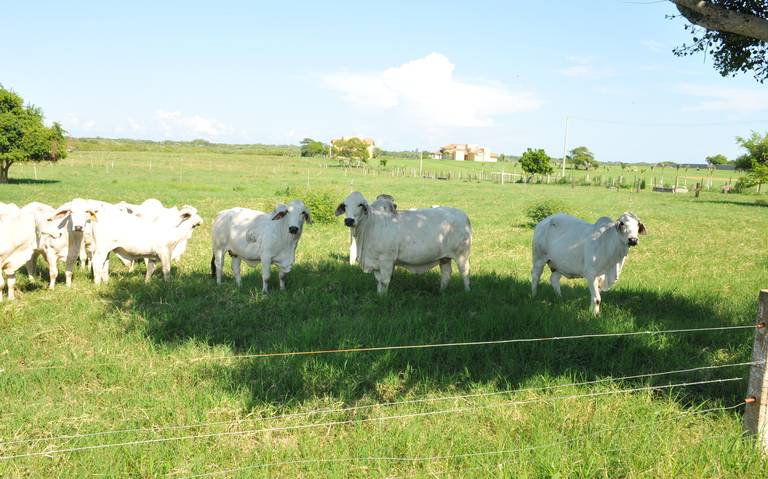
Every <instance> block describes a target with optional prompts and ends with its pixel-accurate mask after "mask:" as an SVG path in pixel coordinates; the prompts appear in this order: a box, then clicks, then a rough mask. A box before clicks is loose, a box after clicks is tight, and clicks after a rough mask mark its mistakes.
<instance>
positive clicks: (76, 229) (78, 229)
mask: <svg viewBox="0 0 768 479" xmlns="http://www.w3.org/2000/svg"><path fill="white" fill-rule="evenodd" d="M74 230H75V231H83V227H82V226H75V228H74Z"/></svg>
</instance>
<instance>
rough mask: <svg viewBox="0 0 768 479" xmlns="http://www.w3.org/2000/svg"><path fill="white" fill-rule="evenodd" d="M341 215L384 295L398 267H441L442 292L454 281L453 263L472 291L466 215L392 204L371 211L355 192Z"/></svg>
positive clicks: (415, 270) (338, 212) (338, 211)
mask: <svg viewBox="0 0 768 479" xmlns="http://www.w3.org/2000/svg"><path fill="white" fill-rule="evenodd" d="M379 201H386V200H385V199H384V200H382V199H379ZM382 206H384V205H382ZM340 215H345V217H344V224H345V225H346V226H348V227H349V228H352V231H353V235H354V236H355V240H356V243H357V258H358V262H359V263H360V267H361V268H362V269H363V271H364V272H366V273H370V272H373V274H374V276H375V277H376V281H377V283H378V284H377V291H378V292H379V293H380V294H383V293H385V292H386V291H387V289H388V288H389V283H390V281H391V279H392V272H393V270H394V267H395V265H397V266H402V267H404V268H406V269H407V270H409V271H411V272H413V273H425V272H427V271H429V270H430V269H432V268H434V267H435V266H437V265H438V264H439V265H440V271H441V273H442V277H441V280H440V290H441V291H443V290H444V289H445V288H446V286H448V281H449V280H450V278H451V261H452V260H453V261H455V262H456V265H457V266H458V268H459V273H460V274H461V277H462V279H463V281H464V289H465V290H467V291H469V256H470V253H471V250H472V227H471V225H470V223H469V218H468V217H467V215H466V213H464V212H463V211H461V210H459V209H456V208H448V207H438V208H426V209H418V210H409V211H402V212H398V211H397V210H396V209H395V208H394V204H393V207H392V208H387V207H377V208H373V207H372V206H371V205H369V204H368V201H366V199H365V197H364V196H363V195H362V194H361V193H360V192H357V191H356V192H354V193H351V194H350V195H349V196H347V198H346V199H345V200H344V201H343V202H342V203H341V204H339V206H338V207H337V208H336V216H340Z"/></svg>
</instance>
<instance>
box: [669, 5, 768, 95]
mask: <svg viewBox="0 0 768 479" xmlns="http://www.w3.org/2000/svg"><path fill="white" fill-rule="evenodd" d="M672 3H674V4H675V6H676V7H677V10H678V11H679V12H680V14H681V15H682V16H683V17H684V18H685V19H686V20H688V21H689V22H690V23H689V24H686V25H685V29H686V30H687V31H689V32H690V33H691V35H692V36H693V38H692V39H693V43H692V44H691V45H687V44H683V45H681V46H680V47H678V48H676V49H674V50H673V52H674V54H675V55H677V56H686V55H694V54H696V53H702V54H705V55H707V56H710V57H711V58H713V59H714V66H715V68H716V69H717V70H718V71H719V72H720V74H721V75H722V76H728V75H730V76H734V75H736V74H737V73H739V72H742V73H743V72H749V71H751V72H753V75H754V77H755V79H756V80H757V81H759V82H761V83H762V82H763V81H765V80H766V78H768V2H766V1H765V0H672ZM702 30H703V31H702Z"/></svg>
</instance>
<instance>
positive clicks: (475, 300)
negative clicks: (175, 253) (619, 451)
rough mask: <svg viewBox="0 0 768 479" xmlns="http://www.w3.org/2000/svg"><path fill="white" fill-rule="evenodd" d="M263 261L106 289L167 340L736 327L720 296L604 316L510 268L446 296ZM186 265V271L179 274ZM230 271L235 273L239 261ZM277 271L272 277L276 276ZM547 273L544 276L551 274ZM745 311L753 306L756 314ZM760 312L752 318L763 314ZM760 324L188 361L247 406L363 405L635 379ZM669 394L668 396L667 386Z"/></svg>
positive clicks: (735, 388)
mask: <svg viewBox="0 0 768 479" xmlns="http://www.w3.org/2000/svg"><path fill="white" fill-rule="evenodd" d="M257 271H258V270H250V271H248V272H246V274H245V275H244V276H243V287H242V289H237V288H236V287H235V286H234V284H233V280H232V277H231V275H229V274H228V275H227V276H226V277H225V280H226V284H222V285H219V286H217V285H216V284H215V282H214V281H213V280H212V279H211V277H210V276H208V275H204V274H202V273H192V274H186V275H182V276H181V277H179V276H175V279H174V281H172V282H171V283H169V284H164V283H163V282H162V281H159V280H158V279H157V278H155V280H154V281H153V282H152V283H150V284H149V285H145V284H144V283H143V282H142V280H141V276H142V275H141V274H136V273H134V275H133V276H129V275H123V277H122V278H117V279H116V280H115V281H113V282H112V283H111V284H110V286H109V287H106V288H104V289H103V293H102V294H103V295H104V296H105V297H106V299H107V300H108V301H110V302H111V303H112V304H114V305H115V306H116V307H117V308H119V309H121V310H127V311H131V312H133V313H135V314H137V315H138V316H140V317H141V319H137V320H136V321H133V322H131V323H129V326H128V327H129V328H130V329H139V330H141V332H142V333H143V334H145V335H146V336H147V337H148V338H150V339H151V340H153V341H156V342H157V343H161V344H165V345H175V344H178V345H181V344H183V343H188V342H190V341H193V342H198V343H204V344H207V345H210V346H218V347H219V349H220V347H221V346H224V347H226V348H227V349H230V350H231V351H232V352H233V353H235V354H253V353H265V352H282V351H317V350H333V349H342V348H357V347H370V346H390V345H418V344H436V343H453V342H472V341H493V340H504V339H511V338H541V337H553V336H571V335H581V334H592V333H595V334H600V333H609V332H625V331H645V330H652V329H655V330H663V329H676V328H701V327H709V326H723V325H731V324H734V323H733V321H734V320H733V318H731V317H724V316H722V315H721V314H719V313H718V312H717V310H716V309H715V308H712V306H711V304H712V302H711V301H708V300H706V299H701V301H700V302H699V301H693V300H690V299H687V298H683V297H679V296H675V295H671V294H670V295H659V294H658V293H656V292H655V291H652V290H649V289H644V290H633V289H621V288H619V289H618V290H615V291H611V292H607V293H604V295H603V300H604V302H603V308H604V310H603V315H602V316H601V317H599V318H593V317H592V315H591V314H590V313H589V311H588V292H587V290H586V287H585V286H584V285H583V282H581V283H572V285H573V286H570V287H569V286H565V285H564V287H563V294H564V298H563V299H556V298H555V297H554V293H553V291H552V288H551V287H549V285H545V284H542V287H541V288H540V291H539V297H537V298H535V299H533V298H531V296H530V283H529V282H528V281H520V280H516V279H514V278H510V277H508V276H501V275H494V274H480V275H474V276H473V277H472V288H473V290H472V291H471V292H469V293H465V292H464V291H463V290H462V288H461V285H460V280H459V279H458V278H457V277H454V278H453V279H452V281H451V284H450V286H449V288H448V290H447V291H446V292H445V293H444V294H440V293H439V291H438V283H439V277H438V275H437V274H436V273H428V274H427V275H422V276H417V275H412V274H410V273H406V272H399V271H398V272H396V273H395V277H394V278H393V282H392V286H391V288H390V292H389V294H388V295H385V296H382V297H380V296H378V295H377V294H376V293H375V280H374V279H373V277H372V275H368V274H363V273H362V272H361V271H360V270H359V269H358V268H356V267H353V266H349V265H347V264H344V263H343V262H341V261H328V262H321V263H319V264H314V265H303V266H300V265H297V266H296V267H295V269H294V271H293V272H291V273H290V275H289V277H288V290H287V291H277V290H275V291H271V292H270V293H269V294H266V295H265V294H263V293H261V291H260V289H261V277H260V274H259V273H258V272H257ZM174 273H177V272H174ZM227 273H228V271H227ZM275 276H276V275H274V276H273V278H272V285H273V286H274V287H276V286H277V285H276V279H277V278H276V277H275ZM545 276H546V275H545ZM745 314H746V312H745ZM751 314H752V313H751V312H750V313H749V314H746V315H741V318H744V317H749V316H751ZM751 342H752V331H751V330H737V331H720V332H700V333H694V334H667V335H637V336H624V337H604V338H585V339H574V340H561V341H546V342H532V343H514V344H499V345H479V346H456V347H441V348H428V349H402V350H390V351H375V352H356V353H340V354H320V355H311V356H299V357H295V356H294V357H259V358H245V359H236V360H218V359H217V360H205V361H199V362H197V361H195V362H193V363H191V364H190V367H195V368H200V369H201V374H205V375H208V376H209V377H211V378H215V379H216V381H218V382H220V384H221V385H222V387H224V388H226V389H228V390H231V391H233V392H234V391H240V392H241V391H243V389H245V390H246V391H247V393H248V397H249V398H250V401H251V403H250V404H249V407H253V406H262V405H264V404H269V405H272V406H276V407H278V408H280V407H284V406H288V407H290V406H292V405H295V404H296V403H300V402H304V401H307V400H313V399H317V398H333V399H336V400H341V401H344V402H345V403H354V402H356V401H359V400H378V401H389V400H394V399H397V398H400V397H403V396H406V395H409V394H419V393H426V392H432V391H445V392H447V391H466V390H470V389H472V388H473V387H475V386H477V385H480V384H481V385H486V386H487V385H491V386H493V387H497V388H499V389H509V388H516V387H522V386H525V385H530V384H538V383H540V382H541V381H546V380H547V379H548V378H552V377H556V376H561V375H565V376H567V378H569V379H571V380H573V381H588V380H594V379H599V378H606V377H615V378H618V377H623V376H630V375H636V374H642V373H648V372H659V371H669V370H679V369H687V368H693V367H698V366H708V365H714V364H722V363H728V362H738V361H748V360H749V357H750V351H751ZM733 376H739V377H746V368H744V367H742V368H727V369H715V370H709V371H704V372H691V373H687V374H675V375H670V376H661V377H655V378H652V379H648V378H640V379H635V380H632V381H628V382H627V384H628V385H629V384H631V385H647V384H666V383H671V382H684V381H699V380H707V379H712V378H717V377H733ZM744 390H745V381H742V382H734V383H721V384H710V385H700V386H694V387H687V388H683V389H676V390H675V394H677V397H678V398H679V400H680V401H681V402H683V403H687V402H691V403H700V402H701V401H702V400H713V401H721V402H723V403H725V404H733V403H735V402H737V401H738V400H740V399H739V398H741V397H742V394H743V392H744ZM662 394H669V393H668V392H664V393H662Z"/></svg>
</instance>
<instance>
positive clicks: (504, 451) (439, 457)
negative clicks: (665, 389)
mask: <svg viewBox="0 0 768 479" xmlns="http://www.w3.org/2000/svg"><path fill="white" fill-rule="evenodd" d="M744 404H745V403H744V402H741V403H739V404H736V405H733V406H727V407H717V408H710V409H704V410H699V411H689V412H683V413H680V414H675V415H674V416H673V417H669V418H664V419H661V420H656V418H654V420H652V421H647V422H644V423H641V424H632V425H629V426H623V427H604V428H600V429H598V430H596V431H591V432H589V433H588V434H580V435H578V437H575V438H571V439H566V440H561V441H555V442H551V443H546V444H540V445H537V446H526V447H521V448H513V449H500V450H493V451H477V452H469V453H462V454H448V455H435V456H416V457H389V456H363V457H345V458H322V459H315V458H313V459H298V460H292V461H281V462H271V463H264V464H255V465H252V466H245V467H238V468H232V469H222V470H219V471H211V472H207V473H202V474H195V475H191V476H183V478H181V479H193V478H200V477H212V476H218V475H222V474H232V473H235V472H243V471H249V470H255V469H263V468H268V467H281V466H294V465H306V464H325V463H349V462H377V461H381V462H435V461H446V460H455V459H465V458H469V457H483V456H498V455H503V454H511V453H515V452H527V451H534V450H540V449H547V448H550V447H556V446H561V445H565V444H571V443H574V442H577V441H580V440H583V439H585V438H589V437H594V436H596V435H598V434H602V433H604V432H615V431H627V430H632V429H638V428H641V427H644V426H648V425H651V424H653V425H656V424H660V423H665V422H670V421H673V420H677V419H679V418H681V417H686V416H692V415H702V414H706V413H709V412H716V411H717V412H722V411H729V410H733V409H737V408H739V407H741V406H743V405H744ZM623 449H625V448H619V449H615V450H623ZM611 451H613V450H605V451H603V452H611ZM464 470H471V468H470V469H464ZM451 472H459V471H446V472H445V473H451ZM437 474H440V472H437ZM396 477H411V476H396ZM390 479H394V477H390Z"/></svg>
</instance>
